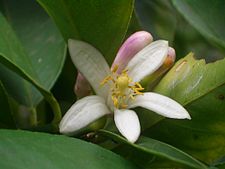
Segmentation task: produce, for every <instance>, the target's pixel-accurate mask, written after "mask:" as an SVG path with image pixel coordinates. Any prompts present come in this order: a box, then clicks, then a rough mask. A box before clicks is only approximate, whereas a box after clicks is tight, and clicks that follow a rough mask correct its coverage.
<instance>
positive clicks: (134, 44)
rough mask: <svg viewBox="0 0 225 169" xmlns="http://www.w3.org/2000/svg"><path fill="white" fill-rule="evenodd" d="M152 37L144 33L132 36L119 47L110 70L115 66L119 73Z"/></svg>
mask: <svg viewBox="0 0 225 169" xmlns="http://www.w3.org/2000/svg"><path fill="white" fill-rule="evenodd" d="M152 40H153V38H152V35H151V34H150V33H148V32H146V31H139V32H136V33H134V34H132V35H131V36H130V37H129V38H128V39H127V40H126V41H125V42H124V43H123V45H122V46H121V47H120V49H119V51H118V53H117V55H116V58H115V60H114V62H113V64H112V67H111V68H112V69H113V68H114V66H115V65H118V66H119V68H118V70H117V72H118V73H120V72H121V71H122V70H123V69H124V68H125V67H126V66H127V63H128V62H129V61H130V60H131V59H132V58H133V57H134V56H135V55H136V54H137V53H138V52H139V51H140V50H141V49H143V48H144V47H145V46H147V45H148V44H150V43H151V42H152Z"/></svg>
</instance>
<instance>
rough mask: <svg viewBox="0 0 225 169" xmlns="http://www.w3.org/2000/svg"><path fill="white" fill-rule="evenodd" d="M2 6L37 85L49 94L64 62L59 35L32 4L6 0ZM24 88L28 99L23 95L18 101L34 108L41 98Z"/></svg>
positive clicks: (35, 5) (32, 2)
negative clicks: (39, 84)
mask: <svg viewBox="0 0 225 169" xmlns="http://www.w3.org/2000/svg"><path fill="white" fill-rule="evenodd" d="M3 4H4V9H3V12H4V14H5V15H6V18H8V22H9V23H10V24H11V25H12V28H13V29H14V31H15V33H16V35H17V37H18V38H19V40H20V42H21V43H22V45H23V48H24V49H25V52H26V54H27V55H26V57H29V60H30V62H31V63H30V64H31V65H32V69H33V70H34V72H35V73H36V75H37V81H39V82H40V83H41V84H42V85H43V86H44V88H45V89H47V90H50V89H51V87H52V86H53V85H54V83H55V81H56V78H57V77H58V75H59V73H60V72H61V69H62V66H63V64H64V60H65V52H66V47H65V43H64V41H63V39H62V37H61V35H60V33H59V31H58V30H57V29H56V27H55V25H54V23H53V22H52V21H51V20H50V18H49V17H48V16H47V14H45V12H44V11H43V10H42V9H41V7H40V6H39V5H38V4H37V3H36V2H35V1H26V0H21V1H20V2H18V1H13V0H7V1H3ZM12 83H13V81H12ZM7 86H9V85H7ZM27 86H28V85H27ZM27 88H28V89H27V90H28V91H29V93H30V97H29V96H27V95H24V96H23V97H21V98H19V100H25V99H26V98H24V97H29V98H30V99H31V101H30V103H29V104H28V103H27V102H22V104H24V105H31V104H33V105H37V104H38V103H39V102H40V99H41V97H40V96H41V95H40V94H39V93H38V91H35V89H34V88H32V86H28V87H27ZM9 91H11V90H9ZM21 92H22V91H21ZM23 92H25V91H23ZM20 103H21V102H20Z"/></svg>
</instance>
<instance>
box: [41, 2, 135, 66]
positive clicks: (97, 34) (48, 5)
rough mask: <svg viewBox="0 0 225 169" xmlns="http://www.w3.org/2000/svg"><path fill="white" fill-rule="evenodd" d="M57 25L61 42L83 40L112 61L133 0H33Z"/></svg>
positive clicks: (131, 8)
mask: <svg viewBox="0 0 225 169" xmlns="http://www.w3.org/2000/svg"><path fill="white" fill-rule="evenodd" d="M37 1H38V2H39V3H40V4H41V6H42V7H43V8H44V9H45V10H46V11H47V12H48V13H49V15H50V16H51V17H52V18H53V19H54V21H55V23H56V24H57V26H58V27H59V29H60V31H61V33H62V34H63V37H64V39H65V41H67V40H68V39H69V38H73V39H80V40H83V41H86V42H88V43H90V44H92V45H93V46H95V47H96V48H97V49H99V50H100V51H101V53H102V54H103V55H104V56H105V57H106V58H107V61H108V62H109V63H112V61H113V59H114V57H115V54H116V52H117V50H118V48H119V46H120V44H121V42H122V40H123V38H124V36H125V34H126V31H127V28H128V24H129V21H130V18H131V16H132V11H133V4H134V2H133V0H120V1H113V0H111V1H105V0H98V1H95V0H82V1H80V0H74V1H63V0H55V1H51V0H37Z"/></svg>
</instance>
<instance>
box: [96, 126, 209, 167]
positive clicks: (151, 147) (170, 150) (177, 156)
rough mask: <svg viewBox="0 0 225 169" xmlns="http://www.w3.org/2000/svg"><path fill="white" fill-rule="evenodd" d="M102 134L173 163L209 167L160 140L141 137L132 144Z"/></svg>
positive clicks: (111, 134)
mask: <svg viewBox="0 0 225 169" xmlns="http://www.w3.org/2000/svg"><path fill="white" fill-rule="evenodd" d="M100 134H103V135H105V136H107V137H110V138H112V139H114V140H115V141H118V142H120V143H125V144H127V145H129V146H130V147H131V148H134V149H137V150H139V151H142V152H143V153H147V154H152V155H156V156H159V157H163V158H166V159H169V160H172V161H175V162H178V163H181V164H184V165H187V166H189V167H193V168H201V169H206V168H208V167H207V166H205V165H204V164H202V163H201V162H199V161H198V160H196V159H194V158H193V157H191V156H190V155H188V154H186V153H185V152H183V151H181V150H179V149H177V148H175V147H173V146H170V145H168V144H166V143H163V142H160V141H158V140H154V139H151V138H148V137H144V136H141V137H140V138H139V139H138V141H137V142H136V143H135V144H132V143H130V142H128V141H127V140H126V139H124V138H123V137H121V136H119V135H117V134H115V133H112V132H110V131H106V130H100Z"/></svg>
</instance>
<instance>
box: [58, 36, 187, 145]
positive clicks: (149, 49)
mask: <svg viewBox="0 0 225 169" xmlns="http://www.w3.org/2000/svg"><path fill="white" fill-rule="evenodd" d="M131 39H132V38H131ZM125 43H126V42H125ZM68 45H69V52H70V55H71V57H72V61H73V63H74V64H75V66H76V67H77V69H78V70H79V72H80V73H81V74H82V75H83V76H84V77H85V78H86V79H87V80H88V82H89V83H90V84H91V86H92V88H93V89H94V91H95V93H96V95H92V96H86V97H84V98H82V99H80V100H78V101H77V102H75V103H74V104H73V105H72V107H71V108H70V109H69V110H68V111H67V113H66V114H65V116H64V117H63V119H62V121H61V122H60V126H59V128H60V132H61V133H64V134H68V135H70V134H73V133H74V132H77V131H79V130H80V129H82V128H83V127H86V126H87V125H89V124H90V123H92V122H93V121H95V120H97V119H99V118H100V117H102V116H104V115H107V114H111V113H113V114H114V121H115V124H116V127H117V128H118V130H119V132H120V133H121V134H122V135H123V136H124V137H125V138H127V140H129V141H130V142H135V141H136V140H137V139H138V137H139V135H140V131H141V129H140V122H139V119H138V116H137V114H136V113H135V112H134V111H133V110H132V108H135V107H143V108H146V109H149V110H151V111H154V112H156V113H158V114H160V115H162V116H165V117H168V118H175V119H185V118H187V119H190V115H189V114H188V112H187V111H186V110H185V109H184V108H183V107H182V106H181V105H180V104H179V103H177V102H176V101H174V100H172V99H171V98H168V97H166V96H163V95H160V94H157V93H153V92H143V91H144V88H143V87H142V86H141V84H140V83H139V82H140V81H141V80H142V79H143V78H145V77H146V76H148V75H150V74H151V73H153V72H155V71H156V70H157V69H158V68H159V67H160V66H161V65H162V64H163V63H164V61H165V59H166V57H167V55H168V50H169V47H168V42H167V41H164V40H158V41H155V42H152V43H150V42H149V44H145V47H144V46H143V47H142V46H140V48H141V50H140V51H133V53H136V54H135V56H129V51H128V53H127V51H126V50H125V48H126V44H124V45H125V46H124V45H123V46H122V47H121V48H122V50H123V49H124V51H123V52H122V53H123V54H124V53H126V54H127V56H129V57H130V58H129V57H127V58H126V57H125V59H124V58H122V59H121V57H117V58H116V60H115V62H114V64H113V66H112V68H111V69H110V68H109V66H108V64H107V62H106V61H105V59H104V57H103V56H102V54H101V53H100V52H99V51H98V50H97V49H95V48H94V47H93V46H91V45H90V44H88V43H85V42H82V41H77V40H69V44H68ZM129 45H131V46H132V44H129ZM146 45H147V46H146ZM120 51H121V50H120ZM118 54H119V53H118Z"/></svg>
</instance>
